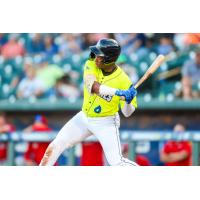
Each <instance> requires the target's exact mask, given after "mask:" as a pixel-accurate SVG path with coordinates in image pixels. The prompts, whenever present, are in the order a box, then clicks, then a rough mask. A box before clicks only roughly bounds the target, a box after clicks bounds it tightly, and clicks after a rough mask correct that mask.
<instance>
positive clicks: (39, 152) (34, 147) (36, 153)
mask: <svg viewBox="0 0 200 200" xmlns="http://www.w3.org/2000/svg"><path fill="white" fill-rule="evenodd" d="M32 131H37V132H48V131H51V129H50V128H49V127H48V126H47V125H45V124H40V125H37V124H35V125H33V126H32ZM48 145H49V143H48V142H31V143H29V145H28V150H27V151H26V153H25V155H24V158H25V160H31V161H34V162H35V164H37V165H39V163H40V161H41V159H42V157H43V155H44V153H45V151H46V149H47V147H48Z"/></svg>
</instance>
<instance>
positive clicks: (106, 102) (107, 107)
mask: <svg viewBox="0 0 200 200" xmlns="http://www.w3.org/2000/svg"><path fill="white" fill-rule="evenodd" d="M88 74H92V75H95V76H96V79H97V81H98V82H99V83H100V84H104V85H106V86H110V87H112V88H116V89H121V90H127V89H128V88H129V87H130V86H131V84H132V82H131V80H130V79H129V77H128V76H127V75H126V74H125V72H124V71H123V70H122V69H121V68H120V67H119V66H117V70H115V71H114V72H113V73H112V74H110V75H108V76H104V75H103V73H102V70H101V69H99V68H98V67H97V66H96V64H95V62H94V61H92V60H87V61H86V63H85V66H84V75H83V78H85V76H86V75H88ZM131 103H132V104H133V105H134V107H135V108H137V99H136V97H135V98H134V99H133V100H132V102H131ZM124 104H125V101H121V100H120V97H119V96H110V95H102V96H99V95H97V94H90V93H89V92H88V90H87V88H86V86H85V85H84V101H83V106H82V111H83V112H84V113H85V114H86V115H87V116H88V117H105V116H112V115H114V114H115V113H116V112H118V111H119V105H120V107H121V108H123V106H124Z"/></svg>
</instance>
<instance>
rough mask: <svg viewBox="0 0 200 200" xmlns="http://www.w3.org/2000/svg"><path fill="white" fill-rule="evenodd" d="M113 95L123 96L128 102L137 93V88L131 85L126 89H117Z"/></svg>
mask: <svg viewBox="0 0 200 200" xmlns="http://www.w3.org/2000/svg"><path fill="white" fill-rule="evenodd" d="M115 95H117V96H123V97H124V98H125V101H126V102H127V103H128V104H130V103H131V101H132V100H133V98H134V97H135V96H136V95H137V90H136V89H135V88H134V87H131V88H129V89H128V90H117V91H116V93H115Z"/></svg>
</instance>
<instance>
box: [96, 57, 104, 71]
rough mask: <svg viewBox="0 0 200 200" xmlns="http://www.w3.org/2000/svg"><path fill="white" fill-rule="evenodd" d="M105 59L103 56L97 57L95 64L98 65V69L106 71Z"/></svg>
mask: <svg viewBox="0 0 200 200" xmlns="http://www.w3.org/2000/svg"><path fill="white" fill-rule="evenodd" d="M103 60H104V58H103V57H101V56H96V58H95V63H96V65H97V67H98V68H100V69H104V63H103Z"/></svg>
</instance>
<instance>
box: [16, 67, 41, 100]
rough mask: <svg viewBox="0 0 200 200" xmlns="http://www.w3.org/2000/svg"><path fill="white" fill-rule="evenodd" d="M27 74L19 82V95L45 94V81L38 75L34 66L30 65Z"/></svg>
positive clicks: (22, 96)
mask: <svg viewBox="0 0 200 200" xmlns="http://www.w3.org/2000/svg"><path fill="white" fill-rule="evenodd" d="M25 74H26V77H25V78H23V79H22V80H21V81H20V83H19V86H18V90H17V97H18V98H29V97H40V96H42V95H43V94H44V91H45V87H44V84H43V82H42V81H41V80H40V79H38V78H37V77H36V71H35V69H34V68H33V67H29V68H28V69H27V70H26V72H25Z"/></svg>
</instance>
